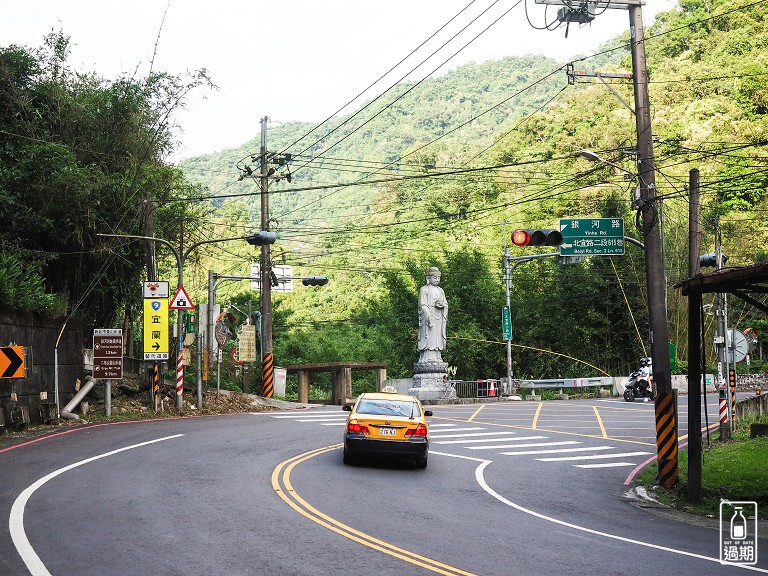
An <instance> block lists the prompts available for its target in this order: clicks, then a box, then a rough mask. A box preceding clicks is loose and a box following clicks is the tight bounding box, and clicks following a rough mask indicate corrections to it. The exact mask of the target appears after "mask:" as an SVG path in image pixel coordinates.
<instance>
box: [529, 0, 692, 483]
mask: <svg viewBox="0 0 768 576" xmlns="http://www.w3.org/2000/svg"><path fill="white" fill-rule="evenodd" d="M536 3H537V4H559V5H561V6H562V7H563V8H561V9H560V10H559V11H558V19H559V20H560V22H562V23H566V25H567V24H569V23H570V22H579V23H586V22H590V21H591V20H593V19H594V17H595V14H596V13H597V12H596V9H597V8H602V9H608V8H617V9H627V10H628V12H629V38H630V50H631V54H632V81H633V85H634V92H635V128H636V132H637V166H638V174H637V175H638V180H639V185H640V198H639V209H640V210H641V211H642V233H643V243H644V244H645V274H646V285H647V292H648V322H649V328H650V330H649V339H650V344H651V357H652V359H653V381H654V386H655V387H656V400H655V411H656V448H657V452H658V463H659V482H660V484H661V485H662V486H664V487H667V488H669V487H672V486H675V485H676V484H677V456H678V451H677V398H676V396H675V393H674V391H673V390H672V372H671V367H670V354H669V335H668V330H667V302H666V281H665V277H666V274H665V266H664V251H663V246H662V242H661V233H660V221H661V220H660V219H661V214H660V213H661V210H660V199H659V198H657V194H656V174H655V166H654V160H653V132H652V130H651V106H650V98H649V95H648V69H647V66H646V60H645V30H644V27H643V12H642V4H643V3H644V0H595V1H594V2H583V3H580V4H579V6H578V7H574V6H572V5H571V4H572V3H571V2H568V1H567V0H536Z"/></svg>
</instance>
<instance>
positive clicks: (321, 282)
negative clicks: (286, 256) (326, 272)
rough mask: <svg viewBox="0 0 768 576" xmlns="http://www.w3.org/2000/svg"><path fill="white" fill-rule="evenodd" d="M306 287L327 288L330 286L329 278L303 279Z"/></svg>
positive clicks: (310, 277) (311, 277) (314, 277)
mask: <svg viewBox="0 0 768 576" xmlns="http://www.w3.org/2000/svg"><path fill="white" fill-rule="evenodd" d="M301 283H302V284H304V286H325V285H326V284H328V276H307V277H306V278H302V279H301Z"/></svg>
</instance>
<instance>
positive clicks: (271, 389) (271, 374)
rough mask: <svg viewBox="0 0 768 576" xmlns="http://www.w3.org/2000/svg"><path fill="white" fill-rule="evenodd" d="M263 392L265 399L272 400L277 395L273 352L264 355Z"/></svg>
mask: <svg viewBox="0 0 768 576" xmlns="http://www.w3.org/2000/svg"><path fill="white" fill-rule="evenodd" d="M262 374H263V379H262V382H263V391H262V394H263V395H264V398H272V396H274V395H275V364H274V357H273V356H272V352H265V353H264V369H263V372H262Z"/></svg>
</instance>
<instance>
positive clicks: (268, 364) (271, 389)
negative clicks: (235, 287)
mask: <svg viewBox="0 0 768 576" xmlns="http://www.w3.org/2000/svg"><path fill="white" fill-rule="evenodd" d="M268 120H269V118H268V117H267V116H264V118H262V119H261V151H260V157H261V170H260V172H259V174H260V180H261V230H262V231H265V232H268V231H269V171H268V167H267V121H268ZM260 264H261V266H260V276H261V295H260V298H261V321H262V327H261V342H262V347H263V350H264V361H263V364H262V386H263V392H262V394H263V395H264V397H265V398H272V396H274V394H275V364H274V357H273V356H272V279H271V278H270V274H269V272H270V248H269V244H262V245H261V257H260Z"/></svg>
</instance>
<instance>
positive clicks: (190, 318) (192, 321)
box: [184, 312, 197, 334]
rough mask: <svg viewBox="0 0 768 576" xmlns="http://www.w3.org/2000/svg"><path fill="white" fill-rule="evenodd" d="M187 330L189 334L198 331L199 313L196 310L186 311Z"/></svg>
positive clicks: (185, 322)
mask: <svg viewBox="0 0 768 576" xmlns="http://www.w3.org/2000/svg"><path fill="white" fill-rule="evenodd" d="M184 324H185V325H186V326H185V330H186V332H187V333H188V334H193V333H195V332H197V314H196V313H195V312H185V313H184Z"/></svg>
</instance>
